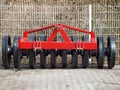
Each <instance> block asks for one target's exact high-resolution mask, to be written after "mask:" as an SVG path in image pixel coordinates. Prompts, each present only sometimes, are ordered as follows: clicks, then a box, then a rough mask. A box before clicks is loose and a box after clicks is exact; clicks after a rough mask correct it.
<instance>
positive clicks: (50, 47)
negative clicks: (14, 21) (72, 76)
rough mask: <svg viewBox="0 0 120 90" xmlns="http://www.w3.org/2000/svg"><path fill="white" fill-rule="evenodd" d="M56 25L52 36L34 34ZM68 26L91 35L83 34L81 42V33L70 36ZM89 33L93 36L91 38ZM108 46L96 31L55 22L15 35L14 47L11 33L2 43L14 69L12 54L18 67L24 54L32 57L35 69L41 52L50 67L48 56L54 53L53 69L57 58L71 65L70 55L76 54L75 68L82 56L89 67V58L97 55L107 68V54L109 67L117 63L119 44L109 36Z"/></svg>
mask: <svg viewBox="0 0 120 90" xmlns="http://www.w3.org/2000/svg"><path fill="white" fill-rule="evenodd" d="M50 28H52V29H53V30H52V33H51V35H50V36H49V37H46V36H44V35H43V36H41V37H40V40H39V41H38V40H37V39H36V36H34V35H31V34H32V33H35V32H38V31H43V30H48V29H50ZM65 29H70V30H73V31H78V32H82V33H85V34H87V35H83V36H82V41H78V37H77V36H68V35H67V33H66V30H65ZM58 32H59V33H60V35H61V37H62V40H61V41H57V40H55V38H56V35H57V33H58ZM88 35H89V36H90V37H88ZM107 42H108V43H107V47H106V48H105V47H104V40H103V37H97V40H96V38H95V33H94V32H93V31H90V32H89V31H88V30H83V29H79V28H74V27H71V26H67V25H64V24H55V25H51V26H47V27H43V28H38V29H35V30H26V31H24V33H23V35H22V37H19V36H15V37H14V40H13V47H12V46H11V38H10V36H9V35H6V36H4V37H3V42H2V61H3V65H4V67H5V68H10V64H11V56H12V55H13V60H14V67H15V68H17V69H20V63H21V59H22V56H27V57H28V58H29V66H30V68H35V65H36V56H37V55H38V54H40V66H41V68H45V67H46V56H47V55H49V54H50V56H51V58H50V60H51V68H55V66H56V57H57V56H58V55H60V56H61V58H62V67H63V68H66V67H67V55H68V54H71V55H72V66H73V68H76V67H78V55H81V56H82V67H83V68H86V67H88V64H89V58H91V57H96V58H97V66H98V68H103V66H104V57H105V55H106V56H107V62H108V68H109V69H111V68H113V67H114V65H115V56H116V47H115V38H114V37H113V36H108V40H107Z"/></svg>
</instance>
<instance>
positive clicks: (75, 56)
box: [72, 50, 78, 68]
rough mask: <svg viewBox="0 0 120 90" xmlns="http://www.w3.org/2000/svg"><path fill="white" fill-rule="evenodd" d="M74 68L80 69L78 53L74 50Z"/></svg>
mask: <svg viewBox="0 0 120 90" xmlns="http://www.w3.org/2000/svg"><path fill="white" fill-rule="evenodd" d="M72 67H73V68H77V67H78V52H77V51H76V50H73V52H72Z"/></svg>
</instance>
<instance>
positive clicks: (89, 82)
mask: <svg viewBox="0 0 120 90" xmlns="http://www.w3.org/2000/svg"><path fill="white" fill-rule="evenodd" d="M0 90H120V66H115V68H113V69H111V70H110V69H96V68H87V69H81V68H79V69H69V68H68V69H59V68H58V69H49V68H48V69H28V68H24V69H22V70H20V71H17V70H15V69H7V70H6V69H3V68H2V67H0Z"/></svg>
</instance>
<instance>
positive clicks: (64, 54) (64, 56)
mask: <svg viewBox="0 0 120 90" xmlns="http://www.w3.org/2000/svg"><path fill="white" fill-rule="evenodd" d="M66 67H67V50H63V51H62V68H66Z"/></svg>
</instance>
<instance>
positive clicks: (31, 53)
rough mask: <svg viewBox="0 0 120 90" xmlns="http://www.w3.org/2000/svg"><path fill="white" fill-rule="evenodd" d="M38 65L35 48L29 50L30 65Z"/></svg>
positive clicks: (33, 66) (31, 66)
mask: <svg viewBox="0 0 120 90" xmlns="http://www.w3.org/2000/svg"><path fill="white" fill-rule="evenodd" d="M35 65H36V56H35V51H34V50H29V67H30V68H31V69H34V68H35Z"/></svg>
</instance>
